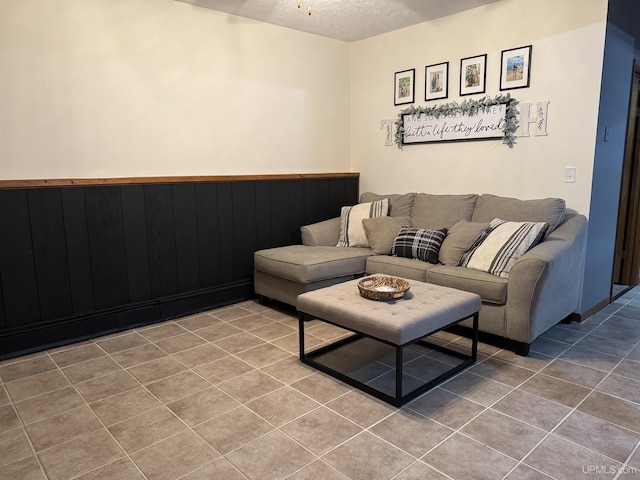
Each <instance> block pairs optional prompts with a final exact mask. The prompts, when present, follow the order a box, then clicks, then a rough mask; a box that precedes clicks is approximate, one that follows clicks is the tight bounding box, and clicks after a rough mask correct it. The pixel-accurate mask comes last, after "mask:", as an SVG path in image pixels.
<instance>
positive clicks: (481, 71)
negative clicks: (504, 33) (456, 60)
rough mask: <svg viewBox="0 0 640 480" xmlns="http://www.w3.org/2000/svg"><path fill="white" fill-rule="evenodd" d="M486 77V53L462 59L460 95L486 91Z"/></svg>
mask: <svg viewBox="0 0 640 480" xmlns="http://www.w3.org/2000/svg"><path fill="white" fill-rule="evenodd" d="M486 79H487V54H486V53H485V54H484V55H477V56H475V57H467V58H463V59H462V60H460V96H463V95H473V94H474V93H484V90H485V82H486Z"/></svg>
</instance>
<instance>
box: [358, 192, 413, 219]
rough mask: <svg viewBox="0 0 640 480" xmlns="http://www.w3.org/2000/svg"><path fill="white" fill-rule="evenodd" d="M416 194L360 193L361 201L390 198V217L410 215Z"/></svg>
mask: <svg viewBox="0 0 640 480" xmlns="http://www.w3.org/2000/svg"><path fill="white" fill-rule="evenodd" d="M415 195H416V194H415V193H405V194H398V193H394V194H391V195H378V194H376V193H371V192H365V193H363V194H362V195H360V203H367V202H376V201H378V200H382V199H383V198H388V199H389V216H390V217H408V216H409V215H411V207H413V198H414V197H415Z"/></svg>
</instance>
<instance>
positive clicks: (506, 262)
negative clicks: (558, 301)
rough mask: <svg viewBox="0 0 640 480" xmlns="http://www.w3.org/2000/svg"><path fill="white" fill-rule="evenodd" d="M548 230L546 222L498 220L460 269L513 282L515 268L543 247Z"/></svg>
mask: <svg viewBox="0 0 640 480" xmlns="http://www.w3.org/2000/svg"><path fill="white" fill-rule="evenodd" d="M547 228H549V224H548V223H546V222H507V221H505V220H501V219H499V218H496V219H494V220H492V221H491V223H490V224H489V228H488V229H487V230H485V232H484V234H483V235H481V236H480V238H478V240H476V242H475V243H474V244H473V245H472V246H471V248H470V249H469V250H468V251H467V252H465V254H464V255H463V256H462V259H461V260H460V265H461V266H463V267H468V268H473V269H475V270H481V271H483V272H488V273H490V274H492V275H496V276H498V277H502V278H509V271H510V270H511V267H513V265H514V264H515V263H516V261H517V260H518V259H519V258H520V257H521V256H522V255H524V254H525V253H526V252H527V251H528V250H529V249H531V248H533V247H534V246H536V245H537V244H538V243H540V241H541V240H542V239H543V238H544V234H545V232H546V231H547Z"/></svg>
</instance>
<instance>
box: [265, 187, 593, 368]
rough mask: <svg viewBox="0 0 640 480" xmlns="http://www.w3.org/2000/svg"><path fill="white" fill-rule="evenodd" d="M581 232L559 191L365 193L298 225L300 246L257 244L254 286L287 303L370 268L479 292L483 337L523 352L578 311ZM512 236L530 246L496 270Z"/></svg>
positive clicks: (581, 222) (580, 221)
mask: <svg viewBox="0 0 640 480" xmlns="http://www.w3.org/2000/svg"><path fill="white" fill-rule="evenodd" d="M385 206H386V207H385ZM374 207H375V208H374ZM376 209H379V211H376ZM363 212H365V213H364V215H363ZM367 212H368V213H367ZM523 226H526V227H527V231H526V232H525V233H522V231H521V230H523V228H524V227H523ZM350 227H352V228H353V230H354V231H353V232H350V231H349V228H350ZM507 227H509V228H514V230H511V231H510V233H507V234H504V232H503V233H500V232H501V231H502V229H504V228H507ZM363 232H364V235H363ZM401 232H404V233H403V235H399V234H400V233H401ZM586 233H587V219H586V218H585V216H583V215H580V214H576V213H568V212H567V211H566V207H565V202H564V201H563V200H562V199H558V198H545V199H535V200H519V199H515V198H507V197H500V196H496V195H490V194H482V195H476V194H468V195H434V194H427V193H407V194H390V195H378V194H374V193H364V194H362V195H361V197H360V202H359V205H357V206H353V207H349V206H345V207H343V209H342V214H341V216H340V217H336V218H333V219H330V220H326V221H323V222H319V223H316V224H313V225H306V226H303V227H301V238H302V244H301V245H289V246H284V247H278V248H271V249H266V250H261V251H257V252H255V254H254V281H255V292H256V294H257V295H258V296H259V297H261V298H262V299H275V300H278V301H281V302H284V303H287V304H290V305H292V306H295V305H296V298H297V296H298V295H299V294H300V293H303V292H306V291H310V290H315V289H317V288H321V287H324V286H328V285H332V284H335V283H339V282H344V281H346V280H350V279H353V278H357V277H360V276H363V275H369V274H388V275H395V276H400V277H403V278H406V279H409V280H415V281H421V282H428V283H433V284H437V285H443V286H447V287H452V288H457V289H460V290H466V291H470V292H473V293H477V294H478V295H480V296H481V298H482V308H481V310H480V323H479V328H480V331H481V332H482V334H483V336H484V339H485V341H489V342H493V343H497V344H500V345H501V346H506V347H508V348H510V349H512V350H513V351H515V352H516V353H519V354H521V355H527V354H528V352H529V345H530V344H531V342H533V340H534V339H535V338H536V337H538V336H539V335H540V334H542V333H544V332H545V331H546V330H547V329H549V328H550V327H552V326H553V325H555V324H557V323H558V322H560V321H562V320H565V319H568V318H571V316H572V315H573V314H574V312H577V309H578V305H579V300H580V295H581V284H582V283H581V279H582V274H583V268H584V254H585V245H586ZM520 235H522V238H524V237H525V236H527V237H528V238H529V240H528V241H529V242H530V246H528V244H527V243H526V241H523V242H522V243H523V244H519V245H517V246H516V249H517V248H520V250H521V251H519V252H511V253H513V256H512V258H511V257H510V258H509V259H508V260H507V261H505V262H503V263H501V267H500V268H497V269H496V267H495V265H496V264H498V263H500V262H498V261H497V260H496V259H497V258H498V257H500V260H501V261H502V260H503V258H502V256H503V255H504V252H505V251H509V249H510V248H511V244H510V242H514V239H516V237H518V238H517V242H515V243H518V242H520V241H521V238H520V237H519V236H520ZM402 236H404V237H405V238H404V240H405V241H404V242H403V243H402V242H400V241H399V238H400V237H402ZM345 237H346V238H345ZM534 237H535V238H534ZM407 238H408V240H407ZM420 238H427V243H426V245H427V247H426V248H425V244H421V243H420V241H419V239H420ZM507 238H508V239H509V240H508V241H507V240H505V239H507ZM429 242H431V243H429ZM434 242H435V243H434ZM501 242H502V243H503V245H501ZM496 244H497V246H496ZM337 245H341V246H337ZM343 245H349V246H343ZM523 245H524V247H523ZM523 248H524V249H523ZM434 251H435V253H434ZM492 252H493V253H492ZM423 254H424V255H423ZM434 255H435V257H434ZM492 256H493V257H495V258H492ZM505 266H506V267H505ZM463 325H464V324H463ZM467 327H468V326H467ZM463 329H464V327H463Z"/></svg>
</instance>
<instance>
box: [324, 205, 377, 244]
mask: <svg viewBox="0 0 640 480" xmlns="http://www.w3.org/2000/svg"><path fill="white" fill-rule="evenodd" d="M388 214H389V199H388V198H383V199H382V200H377V201H375V202H367V203H359V204H357V205H353V206H352V207H342V209H341V211H340V237H339V239H338V244H337V245H336V247H369V246H370V245H369V239H368V238H367V234H366V233H365V230H364V226H363V225H362V220H364V219H367V218H374V217H386V216H387V215H388Z"/></svg>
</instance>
